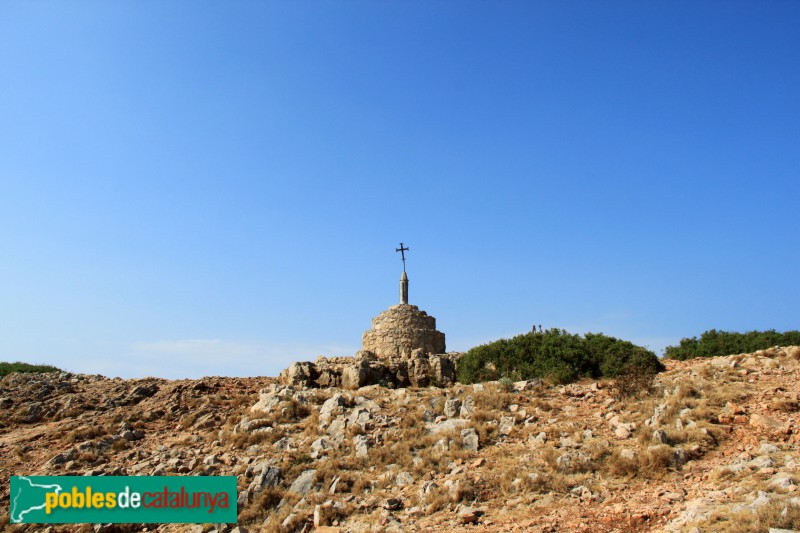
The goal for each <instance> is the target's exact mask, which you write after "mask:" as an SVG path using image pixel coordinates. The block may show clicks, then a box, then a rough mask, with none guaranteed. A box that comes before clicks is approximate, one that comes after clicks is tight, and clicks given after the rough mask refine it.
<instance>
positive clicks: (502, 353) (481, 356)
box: [458, 329, 664, 383]
mask: <svg viewBox="0 0 800 533" xmlns="http://www.w3.org/2000/svg"><path fill="white" fill-rule="evenodd" d="M634 369H647V370H649V371H651V372H653V373H655V372H660V371H661V370H663V369H664V367H663V365H662V364H661V362H660V361H659V360H658V358H657V357H656V355H655V354H654V353H653V352H651V351H650V350H647V349H646V348H642V347H641V346H636V345H635V344H632V343H630V342H628V341H623V340H619V339H615V338H614V337H607V336H606V335H603V334H602V333H587V334H586V335H583V336H581V335H576V334H572V333H568V332H566V331H564V330H559V329H549V330H547V331H544V332H541V333H525V334H522V335H517V336H516V337H513V338H511V339H500V340H498V341H495V342H491V343H489V344H484V345H481V346H477V347H475V348H472V349H471V350H469V351H468V352H466V353H465V354H464V355H463V356H462V357H461V359H460V360H459V363H458V380H459V381H460V382H461V383H476V382H480V381H489V380H496V379H499V378H508V379H511V380H515V381H516V380H522V379H531V378H548V379H551V380H552V381H554V382H557V383H568V382H570V381H574V380H576V379H578V378H581V377H592V378H599V377H616V376H618V375H620V374H623V373H629V372H631V371H632V370H634Z"/></svg>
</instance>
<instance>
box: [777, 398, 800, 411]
mask: <svg viewBox="0 0 800 533" xmlns="http://www.w3.org/2000/svg"><path fill="white" fill-rule="evenodd" d="M770 408H771V409H772V410H773V411H782V412H784V413H796V412H797V411H800V402H798V401H797V400H792V399H789V398H777V399H775V400H773V401H772V404H771V405H770Z"/></svg>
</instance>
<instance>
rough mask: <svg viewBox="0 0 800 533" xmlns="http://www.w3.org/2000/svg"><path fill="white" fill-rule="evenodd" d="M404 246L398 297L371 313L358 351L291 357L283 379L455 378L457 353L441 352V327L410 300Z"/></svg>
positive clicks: (325, 383)
mask: <svg viewBox="0 0 800 533" xmlns="http://www.w3.org/2000/svg"><path fill="white" fill-rule="evenodd" d="M408 250H409V248H408V247H406V246H404V245H403V243H402V242H401V243H400V248H397V249H396V251H398V252H400V253H401V257H402V260H403V274H402V275H401V276H400V303H399V304H398V305H393V306H391V307H389V308H388V309H386V310H385V311H383V312H381V313H380V314H379V315H378V316H376V317H375V318H373V319H372V329H370V330H369V331H366V332H364V334H363V335H362V338H361V347H362V349H361V351H359V352H358V353H356V356H355V357H354V358H349V357H336V358H325V357H319V358H318V359H317V361H316V362H314V363H310V362H309V363H294V364H292V365H291V366H290V367H289V368H287V369H286V370H284V371H283V372H281V379H282V380H283V381H284V382H286V383H289V384H300V383H304V384H306V385H310V386H317V387H330V386H335V387H344V388H358V387H363V386H365V385H373V384H383V385H386V386H393V387H407V386H415V387H427V386H429V385H439V386H448V385H450V384H452V383H453V382H455V364H456V361H457V360H458V357H459V356H460V354H458V353H450V354H448V353H445V342H444V333H442V332H441V331H438V330H437V329H436V319H435V318H434V317H432V316H430V315H428V313H426V312H425V311H421V310H420V309H419V307H417V306H416V305H410V304H409V303H408V274H406V257H405V252H407V251H408Z"/></svg>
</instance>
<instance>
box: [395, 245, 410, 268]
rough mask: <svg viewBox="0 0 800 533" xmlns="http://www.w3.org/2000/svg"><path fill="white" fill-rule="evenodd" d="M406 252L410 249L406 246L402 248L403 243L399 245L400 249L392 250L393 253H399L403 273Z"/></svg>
mask: <svg viewBox="0 0 800 533" xmlns="http://www.w3.org/2000/svg"><path fill="white" fill-rule="evenodd" d="M408 250H410V248H409V247H408V246H406V247H405V248H403V243H402V242H401V243H400V248H395V249H394V251H395V252H400V257H402V258H403V272H405V271H406V252H407V251H408Z"/></svg>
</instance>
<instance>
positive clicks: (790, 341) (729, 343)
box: [664, 329, 800, 361]
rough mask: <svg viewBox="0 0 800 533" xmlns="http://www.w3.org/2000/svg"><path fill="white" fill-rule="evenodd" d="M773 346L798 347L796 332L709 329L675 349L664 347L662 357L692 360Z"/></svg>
mask: <svg viewBox="0 0 800 533" xmlns="http://www.w3.org/2000/svg"><path fill="white" fill-rule="evenodd" d="M773 346H800V331H786V332H784V333H779V332H777V331H775V330H774V329H770V330H767V331H748V332H747V333H735V332H728V331H717V330H715V329H712V330H709V331H706V332H704V333H703V334H702V335H700V338H699V339H698V338H697V337H691V338H688V339H681V342H680V343H679V344H678V346H668V347H667V349H666V350H665V352H664V354H665V355H666V357H668V358H670V359H678V360H680V361H685V360H686V359H691V358H693V357H715V356H718V355H731V354H737V353H750V352H755V351H758V350H764V349H766V348H771V347H773Z"/></svg>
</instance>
